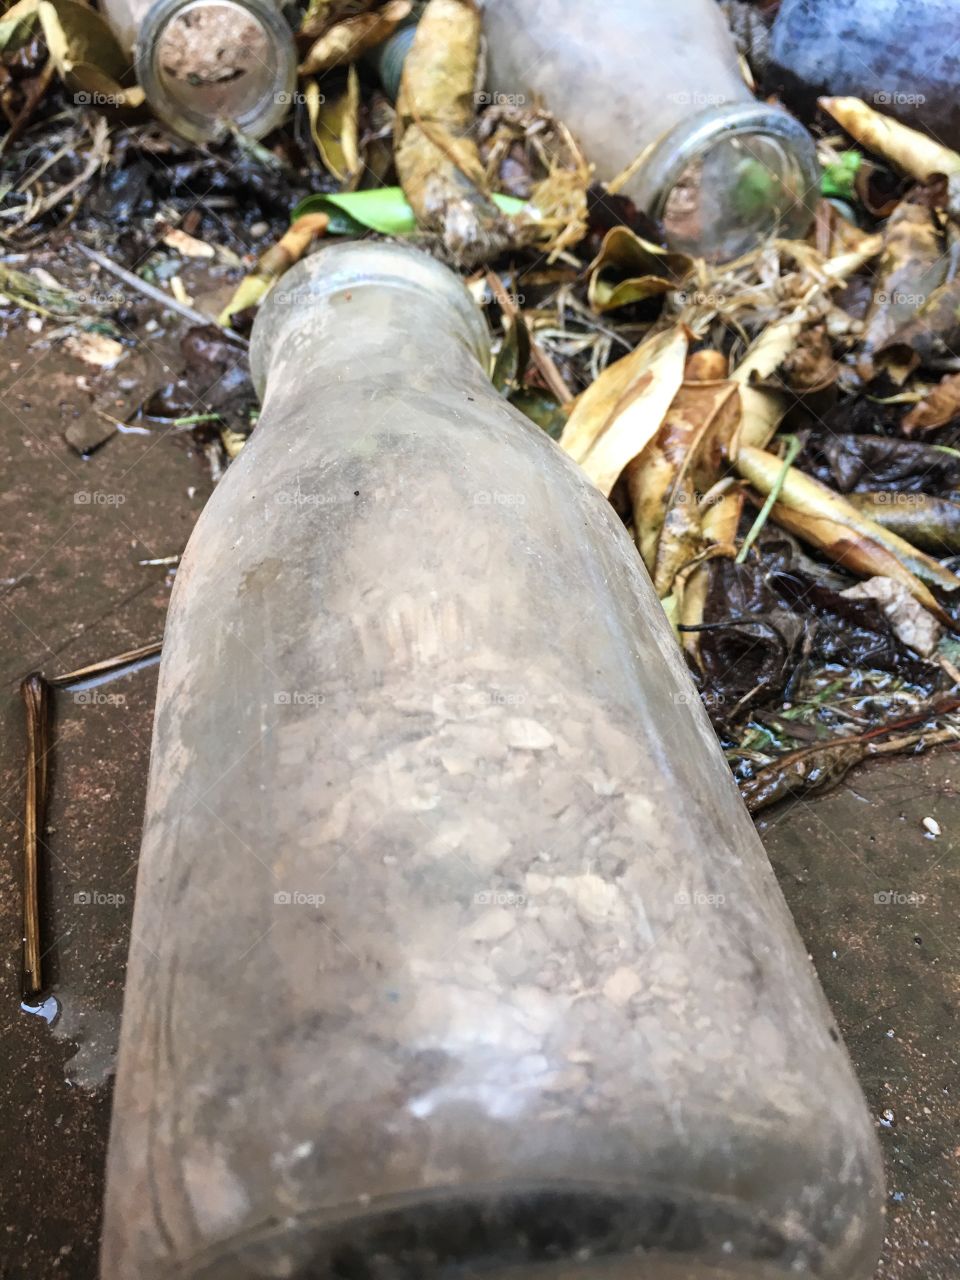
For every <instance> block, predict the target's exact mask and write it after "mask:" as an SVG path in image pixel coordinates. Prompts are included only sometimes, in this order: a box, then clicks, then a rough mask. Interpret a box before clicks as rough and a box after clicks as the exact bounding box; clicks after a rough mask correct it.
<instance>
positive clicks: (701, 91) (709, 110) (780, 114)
mask: <svg viewBox="0 0 960 1280" xmlns="http://www.w3.org/2000/svg"><path fill="white" fill-rule="evenodd" d="M482 4H483V10H484V31H485V34H486V37H487V41H488V56H489V81H490V87H491V89H492V91H493V92H494V93H495V94H502V95H504V96H505V99H506V100H507V101H514V100H516V98H517V97H519V98H521V99H526V100H527V101H528V102H529V101H532V100H533V98H534V97H535V96H536V97H539V98H540V99H541V100H542V101H543V102H544V103H545V104H546V106H547V107H549V108H550V110H551V111H553V112H554V113H555V114H556V115H557V116H559V117H560V119H561V120H563V121H564V122H565V123H566V124H567V126H568V127H569V128H570V130H571V131H572V133H573V134H574V135H575V137H576V138H577V139H578V141H579V142H580V144H581V146H582V148H583V150H584V153H585V155H586V157H587V159H588V160H590V161H591V162H592V163H593V164H594V165H595V166H596V174H597V176H598V178H599V179H601V180H602V181H605V182H609V181H610V180H612V179H613V178H614V177H616V176H617V175H619V174H620V173H622V172H623V171H624V170H626V169H627V168H628V166H631V165H633V164H634V163H635V162H638V161H639V163H637V167H636V169H635V171H634V172H633V174H632V176H631V178H630V180H629V181H628V182H627V183H626V185H625V186H624V187H623V188H622V191H623V194H624V195H627V196H630V197H631V199H633V200H634V201H635V203H636V204H637V205H638V206H639V207H640V208H641V209H644V210H646V211H647V212H648V213H650V214H651V215H652V216H653V217H655V218H657V219H659V220H661V221H662V223H663V226H664V230H665V233H666V235H667V238H668V239H669V241H670V243H671V245H673V247H675V248H677V249H684V250H688V251H689V252H691V253H695V254H701V255H703V256H705V257H708V258H712V259H718V260H725V259H728V258H733V257H736V256H737V255H738V254H740V253H743V252H746V251H747V250H749V249H751V248H753V247H754V246H755V245H756V244H757V243H758V242H759V241H760V240H761V239H762V238H763V237H764V236H766V235H769V234H773V233H775V234H777V235H781V236H788V237H793V236H803V235H804V234H805V233H806V231H807V229H808V228H809V226H810V221H811V218H812V210H813V205H814V202H815V200H816V197H817V194H818V188H819V178H820V170H819V166H818V163H817V156H816V149H815V147H814V143H813V140H812V138H811V137H810V135H809V134H808V133H807V131H806V129H804V128H803V126H802V125H801V124H800V123H799V122H798V121H797V120H796V119H794V117H793V116H791V115H790V114H789V113H788V112H787V111H785V110H783V108H781V107H778V106H770V105H769V104H767V103H763V102H758V101H757V100H756V99H755V98H754V97H753V96H752V94H751V93H750V91H749V89H748V88H747V86H746V84H745V83H744V81H743V77H742V76H741V74H740V69H739V64H738V60H737V51H736V49H735V47H734V44H733V41H732V39H731V36H730V32H729V30H728V28H727V25H726V22H725V20H724V17H723V14H722V13H721V11H720V8H719V7H718V5H717V4H716V0H670V3H668V4H664V3H660V0H605V2H604V3H603V4H583V3H582V2H581V0H482ZM641 157H642V159H641Z"/></svg>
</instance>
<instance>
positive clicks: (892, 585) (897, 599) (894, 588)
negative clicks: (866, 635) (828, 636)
mask: <svg viewBox="0 0 960 1280" xmlns="http://www.w3.org/2000/svg"><path fill="white" fill-rule="evenodd" d="M840 594H841V595H843V596H846V598H847V599H848V600H876V602H877V604H879V605H880V608H881V609H882V610H883V612H884V615H885V616H886V618H887V620H888V621H889V623H890V625H891V627H892V628H893V632H894V634H895V635H896V637H897V639H898V640H901V641H902V642H903V643H904V644H905V645H909V647H910V648H911V649H913V650H914V652H915V653H919V654H920V655H921V657H924V658H930V657H932V656H933V654H934V653H936V651H937V645H938V644H939V643H940V635H941V631H940V625H939V623H938V622H937V620H936V618H934V617H933V616H932V615H931V614H930V613H929V612H928V611H927V610H926V609H924V608H923V606H922V605H920V604H919V603H918V602H917V601H916V600H915V599H914V598H913V596H912V595H911V594H910V592H909V591H908V589H907V588H906V587H905V586H904V585H903V583H902V582H894V581H893V579H892V578H868V579H867V580H866V582H858V583H856V584H855V585H854V586H852V587H848V588H847V590H846V591H842V592H841V593H840Z"/></svg>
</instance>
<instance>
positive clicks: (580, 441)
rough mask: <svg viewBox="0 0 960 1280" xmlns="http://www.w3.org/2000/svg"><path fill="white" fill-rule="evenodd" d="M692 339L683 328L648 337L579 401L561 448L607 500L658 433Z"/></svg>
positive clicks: (600, 378)
mask: <svg viewBox="0 0 960 1280" xmlns="http://www.w3.org/2000/svg"><path fill="white" fill-rule="evenodd" d="M687 341H688V337H687V331H686V330H685V329H683V328H682V327H679V326H678V327H676V328H674V329H668V330H667V331H666V332H664V333H658V334H656V335H655V336H654V337H652V338H648V339H647V340H646V342H642V343H641V344H640V345H639V346H638V347H636V348H635V349H634V350H633V351H631V352H630V354H629V355H626V356H624V357H623V358H622V359H621V360H617V361H615V362H614V363H613V364H611V365H608V366H607V368H606V369H604V371H603V372H602V373H601V374H600V376H599V378H597V379H596V381H594V382H593V383H591V385H590V386H589V387H588V388H587V389H586V391H584V392H583V394H582V395H581V396H580V397H579V398H578V399H577V400H576V401H575V403H574V406H573V409H572V410H571V413H570V417H569V419H568V420H567V425H566V427H565V428H564V431H563V435H562V436H561V437H560V445H561V447H562V448H563V449H565V450H566V451H567V453H569V454H570V456H571V457H572V458H573V460H574V461H575V462H578V463H579V464H580V466H581V467H582V468H583V469H584V471H585V472H586V473H587V475H588V476H589V477H590V479H591V480H592V481H593V482H594V484H595V485H596V486H597V487H598V488H599V489H601V490H602V491H603V493H605V494H607V495H608V496H609V494H610V491H611V489H612V488H613V486H614V484H615V483H616V482H617V480H618V479H619V477H620V474H621V472H622V471H623V469H624V467H626V465H627V463H628V462H630V461H631V460H632V459H633V458H635V457H636V456H637V454H638V453H640V452H641V451H642V450H643V449H644V448H645V447H646V445H647V444H648V443H649V441H650V440H651V439H652V438H653V436H654V435H655V434H656V432H657V431H658V430H659V428H660V424H661V423H662V422H663V419H664V416H665V414H666V412H667V410H668V409H669V407H670V404H671V401H672V400H673V398H674V396H675V395H676V394H677V391H678V390H679V388H680V383H681V380H682V378H683V366H684V362H685V361H686V356H687Z"/></svg>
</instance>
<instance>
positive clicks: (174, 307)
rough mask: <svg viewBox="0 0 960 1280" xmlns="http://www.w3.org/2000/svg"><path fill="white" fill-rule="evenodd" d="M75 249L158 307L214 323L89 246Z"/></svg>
mask: <svg viewBox="0 0 960 1280" xmlns="http://www.w3.org/2000/svg"><path fill="white" fill-rule="evenodd" d="M77 248H78V249H79V250H80V252H81V253H82V254H83V255H84V257H87V258H89V259H90V261H91V262H95V263H96V264H97V266H98V267H102V268H103V270H104V271H109V272H110V274H111V275H114V276H116V277H117V279H118V280H122V281H123V283H124V284H125V285H128V286H129V288H131V289H134V290H136V291H137V292H138V293H142V294H143V296H144V297H145V298H150V299H151V301H153V302H157V303H159V304H160V306H162V307H166V308H167V309H168V310H170V311H176V312H178V313H179V314H180V315H182V316H184V317H185V318H186V319H187V320H192V321H193V323H194V324H200V325H211V324H215V323H216V320H215V319H214V317H213V316H205V315H204V314H203V312H202V311H196V310H195V309H194V308H193V307H188V306H187V304H186V303H185V302H178V301H177V300H176V298H174V297H172V296H171V295H170V294H169V293H164V292H163V290H162V289H158V288H157V287H156V285H152V284H148V283H147V281H146V280H141V279H140V277H139V276H135V275H134V274H133V272H132V271H127V269H126V268H125V267H121V266H120V265H119V264H118V263H116V262H113V261H112V260H111V259H110V258H107V257H105V256H104V254H102V253H97V251H96V249H91V248H90V246H89V245H86V244H82V243H81V242H80V241H79V240H78V241H77ZM223 332H224V333H225V334H226V335H227V337H228V338H233V339H234V341H236V342H242V343H243V345H244V346H246V345H247V339H246V338H245V337H243V335H242V334H239V333H235V332H234V330H233V329H224V330H223Z"/></svg>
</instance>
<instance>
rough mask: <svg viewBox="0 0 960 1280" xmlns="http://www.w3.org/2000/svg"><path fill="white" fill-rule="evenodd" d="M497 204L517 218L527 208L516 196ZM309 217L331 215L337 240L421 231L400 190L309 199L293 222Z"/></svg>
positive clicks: (296, 211) (332, 232)
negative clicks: (370, 233)
mask: <svg viewBox="0 0 960 1280" xmlns="http://www.w3.org/2000/svg"><path fill="white" fill-rule="evenodd" d="M493 201H494V204H496V205H497V207H498V208H500V209H501V210H502V211H503V212H504V213H506V214H517V213H520V212H521V211H522V210H523V209H525V208H526V207H527V206H526V202H525V201H524V200H518V199H516V198H515V197H514V196H500V195H495V196H494V197H493ZM305 213H326V214H328V215H329V217H330V226H329V227H328V228H327V233H328V234H329V235H334V236H353V235H359V234H360V233H361V232H362V231H379V232H380V234H381V235H384V236H408V235H412V234H413V232H414V231H416V230H417V220H416V218H415V217H414V213H413V210H412V209H411V208H410V205H409V204H408V203H407V200H406V197H405V196H404V194H403V190H402V189H401V188H400V187H378V188H376V189H375V190H373V191H339V192H331V193H330V194H328V195H319V194H318V195H313V196H307V197H306V199H304V200H301V201H300V203H299V204H298V205H297V206H296V208H295V209H294V210H293V213H292V214H291V215H290V221H291V222H296V220H297V218H301V217H303V215H304V214H305Z"/></svg>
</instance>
